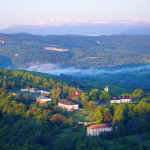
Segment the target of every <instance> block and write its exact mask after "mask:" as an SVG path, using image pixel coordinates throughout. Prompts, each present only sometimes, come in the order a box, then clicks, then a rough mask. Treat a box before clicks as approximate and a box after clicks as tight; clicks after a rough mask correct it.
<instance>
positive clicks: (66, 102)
mask: <svg viewBox="0 0 150 150" xmlns="http://www.w3.org/2000/svg"><path fill="white" fill-rule="evenodd" d="M59 103H61V104H65V105H78V104H76V103H74V102H72V101H68V100H62V101H60V102H59Z"/></svg>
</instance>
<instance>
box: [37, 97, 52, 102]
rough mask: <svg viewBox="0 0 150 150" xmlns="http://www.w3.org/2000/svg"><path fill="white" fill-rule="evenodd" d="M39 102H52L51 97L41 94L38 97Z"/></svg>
mask: <svg viewBox="0 0 150 150" xmlns="http://www.w3.org/2000/svg"><path fill="white" fill-rule="evenodd" d="M36 102H37V103H45V102H51V98H48V97H45V96H40V97H38V98H36Z"/></svg>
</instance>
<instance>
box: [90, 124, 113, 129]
mask: <svg viewBox="0 0 150 150" xmlns="http://www.w3.org/2000/svg"><path fill="white" fill-rule="evenodd" d="M111 126H112V125H111V124H110V123H102V124H94V125H91V126H89V127H87V129H99V128H104V127H111Z"/></svg>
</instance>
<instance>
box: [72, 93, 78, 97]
mask: <svg viewBox="0 0 150 150" xmlns="http://www.w3.org/2000/svg"><path fill="white" fill-rule="evenodd" d="M77 96H79V94H72V95H71V97H77Z"/></svg>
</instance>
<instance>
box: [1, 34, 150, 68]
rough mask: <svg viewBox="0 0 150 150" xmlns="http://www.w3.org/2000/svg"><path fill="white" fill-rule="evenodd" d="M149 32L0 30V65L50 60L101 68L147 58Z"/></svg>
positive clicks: (38, 62)
mask: <svg viewBox="0 0 150 150" xmlns="http://www.w3.org/2000/svg"><path fill="white" fill-rule="evenodd" d="M149 43H150V36H149V35H112V36H77V35H60V36H59V35H47V36H37V35H29V34H0V62H1V63H0V67H1V68H2V67H3V68H5V67H28V66H31V65H33V64H44V63H53V64H60V65H61V66H63V67H70V66H74V67H76V68H90V67H92V68H102V67H114V66H120V65H125V64H136V63H149V62H150V44H149Z"/></svg>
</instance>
